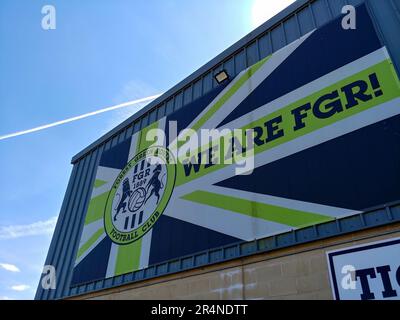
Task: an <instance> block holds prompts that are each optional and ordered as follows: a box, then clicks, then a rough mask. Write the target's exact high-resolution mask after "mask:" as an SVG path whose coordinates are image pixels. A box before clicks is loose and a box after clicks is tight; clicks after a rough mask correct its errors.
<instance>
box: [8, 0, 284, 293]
mask: <svg viewBox="0 0 400 320" xmlns="http://www.w3.org/2000/svg"><path fill="white" fill-rule="evenodd" d="M274 2H275V3H274ZM290 2H292V1H290V0H288V1H270V0H240V1H236V0H235V1H233V0H218V1H215V0H190V1H184V0H153V1H147V2H145V1H139V0H112V1H111V0H86V1H78V0H46V1H41V0H30V1H24V0H2V1H1V2H0V70H1V72H0V136H1V135H4V134H8V133H12V132H16V131H20V130H25V129H29V128H33V127H36V126H40V125H43V124H46V123H50V122H54V121H58V120H62V119H65V118H68V117H71V116H76V115H80V114H84V113H87V112H91V111H94V110H97V109H101V108H103V107H106V106H111V105H114V104H117V103H122V102H125V101H129V100H133V99H136V98H141V97H146V96H149V95H153V94H158V93H162V92H164V91H166V90H168V89H169V88H171V87H172V86H173V85H175V84H176V83H178V82H179V81H181V80H183V79H184V78H185V77H186V76H188V75H189V74H191V73H192V72H193V71H194V70H196V69H197V68H199V67H200V66H202V65H203V64H204V63H206V62H207V61H209V60H210V59H211V58H213V57H214V56H216V55H217V54H218V53H220V52H222V51H223V50H224V49H226V48H227V47H228V46H230V45H232V44H233V43H234V42H236V41H237V40H239V39H240V38H241V37H243V36H244V35H246V34H247V33H249V32H250V31H251V30H253V29H254V28H255V27H256V26H257V25H259V24H260V23H261V22H263V21H265V20H266V19H267V18H268V17H270V16H272V15H273V14H274V13H277V12H278V11H280V10H281V9H282V8H284V7H285V6H287V5H288V4H289V3H290ZM48 4H50V5H53V6H54V7H55V8H56V23H57V24H56V29H55V30H47V31H46V30H43V29H42V27H41V20H42V18H43V14H42V13H41V9H42V7H43V6H44V5H48ZM140 107H142V106H141V105H139V106H132V107H128V108H125V109H123V110H117V111H112V112H109V113H104V114H102V115H97V116H94V117H91V118H87V119H84V120H80V121H77V122H74V123H69V124H66V125H63V126H59V127H55V128H51V129H48V130H44V131H40V132H35V133H32V134H29V135H24V136H19V137H15V138H10V139H6V140H0V154H1V157H0V173H1V178H2V179H1V184H0V299H7V298H9V299H31V298H33V296H34V293H35V291H36V286H37V284H38V280H39V277H40V273H41V270H42V267H43V263H44V260H45V257H46V254H47V250H48V247H49V244H50V240H51V236H52V230H53V228H54V223H55V221H56V217H57V215H58V212H59V209H60V207H61V203H62V200H63V196H64V192H65V189H66V186H67V183H68V178H69V175H70V173H71V169H72V166H71V164H70V160H71V158H72V156H73V155H75V154H76V153H77V152H79V151H80V150H81V149H83V148H84V147H85V146H87V145H88V144H90V143H91V142H93V141H94V140H96V139H97V138H98V137H99V136H100V135H102V134H104V133H105V132H107V131H108V130H110V129H111V128H113V127H114V126H116V125H117V124H119V123H120V122H122V121H123V120H124V119H126V118H127V117H128V116H130V115H131V114H133V113H134V112H135V111H137V110H138V109H139V108H140Z"/></svg>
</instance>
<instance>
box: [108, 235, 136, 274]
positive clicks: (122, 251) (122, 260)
mask: <svg viewBox="0 0 400 320" xmlns="http://www.w3.org/2000/svg"><path fill="white" fill-rule="evenodd" d="M142 239H143V238H140V239H139V240H137V241H135V242H133V243H131V244H127V245H123V246H122V245H120V246H118V253H117V262H116V265H115V273H114V275H115V276H118V275H121V274H124V273H128V272H132V271H135V270H138V269H139V263H140V253H141V248H142Z"/></svg>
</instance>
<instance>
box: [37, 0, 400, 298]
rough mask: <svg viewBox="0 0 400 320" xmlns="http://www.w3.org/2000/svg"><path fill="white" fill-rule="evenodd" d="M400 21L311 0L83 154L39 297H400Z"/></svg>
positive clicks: (381, 2) (397, 13)
mask: <svg viewBox="0 0 400 320" xmlns="http://www.w3.org/2000/svg"><path fill="white" fill-rule="evenodd" d="M353 9H354V10H353ZM399 33H400V0H365V1H363V0H314V1H310V0H297V1H296V2H294V3H293V4H292V5H291V6H289V7H288V8H286V9H285V10H283V11H282V12H280V13H279V14H278V15H276V16H275V17H273V18H272V19H270V20H269V21H267V22H265V23H264V24H263V25H261V26H260V27H259V28H257V29H256V30H254V31H253V32H251V33H250V34H248V35H247V36H245V37H244V38H243V39H241V40H240V41H238V42H237V43H235V44H234V45H232V46H231V47H230V48H228V49H227V50H225V51H224V52H222V53H221V54H219V55H218V56H216V57H215V58H214V59H212V60H211V61H210V62H208V63H207V64H206V65H204V66H203V67H201V68H200V69H199V70H197V71H195V72H194V73H193V74H191V75H190V76H188V77H187V78H186V79H185V80H183V81H182V82H180V83H178V84H177V85H176V86H175V87H173V88H172V89H170V90H169V91H168V92H166V93H165V94H163V95H162V96H161V97H159V98H157V99H156V100H155V101H153V102H152V103H150V104H149V105H147V106H146V107H145V108H143V109H142V110H140V111H139V112H137V113H136V114H134V115H133V116H132V117H130V118H129V119H128V120H126V121H125V122H123V123H121V124H120V125H119V126H118V127H116V128H114V129H113V130H111V131H110V132H109V133H107V134H106V135H104V136H102V137H100V138H99V139H98V140H97V141H95V142H94V143H93V144H91V145H90V146H88V147H87V148H86V149H84V150H82V151H81V152H80V153H78V154H77V155H75V156H74V157H73V158H72V165H73V170H72V174H71V177H70V180H69V184H68V187H67V190H66V194H65V197H64V201H63V204H62V207H61V210H60V215H59V218H58V222H57V225H56V228H55V232H54V236H53V239H52V242H51V245H50V248H49V252H48V255H47V259H46V262H45V264H46V265H51V266H54V268H55V271H56V278H55V279H56V282H55V283H54V284H55V286H54V287H50V288H47V287H46V286H45V287H43V282H45V280H46V277H47V276H48V275H47V274H43V275H42V277H43V279H42V280H41V282H40V283H39V286H38V289H37V293H36V299H338V300H339V299H341V300H345V299H364V300H365V299H370V300H373V299H399V298H400V81H399V71H400V60H399V59H400V40H399ZM154 129H160V130H159V132H164V133H165V136H164V139H158V140H153V141H151V140H149V136H151V134H152V133H153V132H158V131H157V130H154ZM188 129H191V130H188ZM203 129H208V130H213V129H218V130H219V132H223V134H222V135H221V136H220V137H218V138H216V139H214V140H212V142H211V145H212V146H211V147H210V143H209V141H206V143H200V144H198V145H197V147H196V148H194V151H195V152H194V153H193V154H194V156H193V154H192V153H191V154H190V156H187V155H186V154H185V152H184V151H182V150H186V149H185V146H187V145H188V144H190V143H191V138H192V137H193V136H197V135H198V134H199V133H200V132H202V130H203ZM238 129H240V132H241V133H242V135H241V136H239V138H237V137H236V136H235V135H234V134H231V133H229V132H234V130H238ZM223 130H225V131H223ZM174 132H175V134H174ZM230 134H231V135H230ZM248 138H250V139H248ZM216 140H218V141H221V140H222V141H224V143H223V145H224V146H225V148H218V146H217V147H214V145H213V142H215V141H216ZM226 146H228V147H227V148H226ZM226 150H228V151H231V152H228V153H224V152H223V151H226ZM197 156H198V158H199V159H200V160H201V159H203V156H204V157H205V158H207V160H208V161H207V162H205V163H203V162H201V161H200V163H196V162H195V161H194V162H191V161H189V160H193V159H196V158H197ZM239 158H240V161H237V160H238V159H239ZM221 160H224V161H221ZM228 160H229V161H231V162H229V161H228ZM246 165H250V167H251V168H252V169H248V167H246ZM243 168H244V169H243ZM238 169H239V171H240V169H242V170H241V171H242V172H239V173H238Z"/></svg>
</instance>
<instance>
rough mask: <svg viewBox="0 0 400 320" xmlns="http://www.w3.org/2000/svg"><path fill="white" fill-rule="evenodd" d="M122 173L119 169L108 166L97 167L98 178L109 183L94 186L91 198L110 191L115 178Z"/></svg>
mask: <svg viewBox="0 0 400 320" xmlns="http://www.w3.org/2000/svg"><path fill="white" fill-rule="evenodd" d="M119 173H120V170H119V169H114V168H108V167H102V166H99V167H98V169H97V174H96V179H99V180H103V181H107V183H105V184H103V185H102V186H100V187H98V188H93V191H92V196H91V199H93V198H95V197H97V196H99V195H101V194H103V193H105V192H108V191H110V189H111V187H112V185H113V183H114V181H115V179H116V178H117V177H118V175H119Z"/></svg>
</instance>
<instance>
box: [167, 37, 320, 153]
mask: <svg viewBox="0 0 400 320" xmlns="http://www.w3.org/2000/svg"><path fill="white" fill-rule="evenodd" d="M313 32H314V31H311V32H310V33H308V34H306V35H304V36H303V37H302V38H300V39H298V40H296V41H294V42H292V43H291V44H290V45H288V46H286V47H283V48H282V49H280V50H278V51H277V52H275V53H274V54H273V55H272V56H271V58H270V59H269V60H268V61H267V62H266V63H265V64H264V65H263V66H262V67H261V68H260V69H259V70H258V71H257V72H256V73H255V74H254V75H253V76H252V77H251V78H250V79H249V80H247V81H246V83H245V84H243V85H242V86H241V87H240V88H239V89H238V91H237V92H236V93H235V94H234V95H233V96H232V97H230V99H229V100H228V101H227V102H225V104H224V105H223V106H222V107H221V108H220V109H219V110H218V111H216V112H215V113H214V114H213V116H212V117H211V118H210V119H208V120H207V121H206V123H205V124H204V125H203V126H202V127H203V128H215V127H216V126H217V125H218V124H219V123H221V122H222V121H223V120H224V119H225V118H226V117H227V116H228V115H229V113H231V112H232V110H234V109H235V108H236V107H237V106H238V105H239V104H240V103H241V102H242V101H244V100H245V99H246V98H247V97H248V95H249V94H250V93H251V92H253V91H254V90H255V89H256V88H257V87H258V86H259V85H260V84H261V83H262V82H263V81H264V80H265V79H266V78H267V77H268V76H269V75H271V73H272V72H273V71H274V70H275V69H276V68H277V67H278V66H279V65H281V64H282V63H283V62H284V61H285V60H286V59H287V58H288V57H289V56H290V55H291V54H292V53H293V52H294V51H295V50H296V49H297V48H298V47H299V46H300V45H301V44H302V43H303V42H304V41H305V40H306V39H307V38H308V37H309V36H310V35H311V34H312V33H313ZM250 68H251V67H250ZM248 70H249V68H247V69H246V70H244V71H242V72H241V73H239V75H237V76H236V77H235V79H234V80H233V81H232V82H231V83H230V84H229V85H228V86H227V87H226V88H225V89H224V90H223V91H222V92H221V93H220V94H219V95H218V96H217V97H216V98H215V99H214V100H213V101H212V102H211V103H210V104H209V105H208V106H207V107H206V108H205V109H204V110H203V111H202V112H201V113H200V114H199V115H198V116H197V117H196V118H195V119H194V120H193V121H192V122H191V123H190V124H189V125H188V127H187V128H192V127H193V126H194V125H195V124H196V123H197V122H198V121H199V120H200V119H201V118H202V117H203V116H204V115H205V113H206V112H208V110H209V109H210V108H211V107H212V106H213V105H214V104H215V103H216V102H217V101H218V100H220V99H221V98H222V96H223V95H225V93H226V92H227V91H229V90H230V88H231V87H232V86H234V85H235V83H236V82H237V81H238V80H239V79H240V78H241V77H242V76H243V74H244V73H246V72H247V71H248ZM174 144H175V141H173V142H172V143H171V146H173V145H174Z"/></svg>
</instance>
